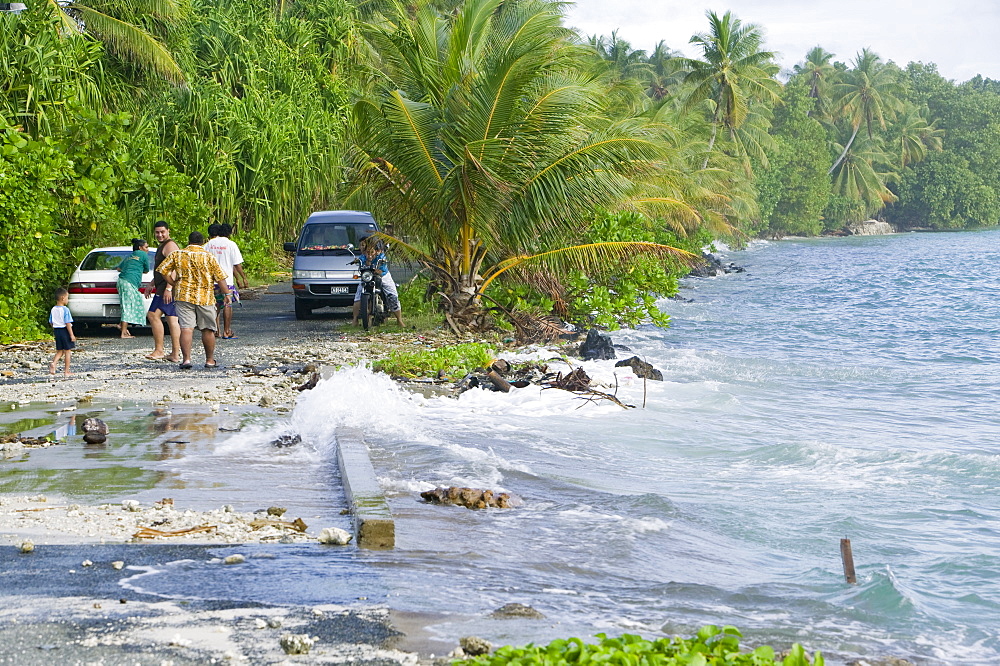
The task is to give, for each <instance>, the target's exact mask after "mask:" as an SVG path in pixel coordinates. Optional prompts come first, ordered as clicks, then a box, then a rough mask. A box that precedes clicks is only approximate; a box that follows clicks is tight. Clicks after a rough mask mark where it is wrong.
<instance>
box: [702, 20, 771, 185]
mask: <svg viewBox="0 0 1000 666" xmlns="http://www.w3.org/2000/svg"><path fill="white" fill-rule="evenodd" d="M706 15H707V16H708V22H709V26H710V30H709V32H708V33H699V34H697V35H694V36H693V37H691V43H692V44H697V45H699V46H700V47H701V50H702V59H701V60H698V59H687V60H686V63H687V65H688V66H689V67H690V68H691V72H690V73H689V74H688V75H687V76H686V77H685V79H684V81H685V83H688V84H691V86H692V89H691V92H690V93H689V95H688V97H687V100H686V101H685V104H684V108H685V109H686V110H690V109H692V108H694V107H695V106H697V105H699V104H701V103H702V102H704V101H705V100H711V102H712V134H711V138H710V139H709V141H708V151H707V154H706V155H705V160H704V163H703V164H702V168H703V169H704V168H706V167H707V166H708V158H709V154H710V153H711V152H712V147H713V146H714V145H715V140H716V136H717V133H718V128H719V125H720V124H721V125H723V126H725V127H726V129H728V130H729V132H730V135H733V134H734V133H735V131H736V130H737V129H739V128H740V127H741V126H742V125H743V123H744V121H746V119H747V116H748V115H749V113H750V104H751V102H752V101H754V100H757V101H763V102H767V103H775V102H777V101H778V99H779V93H780V91H781V85H780V84H779V83H778V82H777V81H776V80H774V78H773V77H774V75H775V74H776V73H777V72H778V67H777V65H775V64H774V62H773V60H774V56H775V54H774V53H773V52H772V51H764V50H762V49H761V47H762V45H763V42H764V37H763V34H762V33H761V30H760V28H759V27H757V26H756V25H754V24H752V23H748V24H745V25H744V24H743V22H742V21H740V20H739V19H738V18H736V17H735V16H733V15H732V12H726V13H725V14H723V16H722V17H721V18H720V17H719V16H718V14H716V13H715V12H712V11H709V12H707V13H706Z"/></svg>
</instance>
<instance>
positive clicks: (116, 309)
mask: <svg viewBox="0 0 1000 666" xmlns="http://www.w3.org/2000/svg"><path fill="white" fill-rule="evenodd" d="M104 316H105V317H121V316H122V306H120V305H105V306H104Z"/></svg>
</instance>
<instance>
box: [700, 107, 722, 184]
mask: <svg viewBox="0 0 1000 666" xmlns="http://www.w3.org/2000/svg"><path fill="white" fill-rule="evenodd" d="M719 98H720V99H719V100H718V101H717V102H716V104H715V113H714V114H712V136H711V137H709V139H708V151H706V153H705V161H704V162H702V163H701V168H702V169H707V168H708V158H709V156H710V155H711V154H712V147H713V146H714V145H715V137H716V136H717V135H718V134H719V109H720V108H722V99H721V98H722V95H721V93H720V95H719Z"/></svg>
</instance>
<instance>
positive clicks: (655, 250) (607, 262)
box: [479, 241, 699, 293]
mask: <svg viewBox="0 0 1000 666" xmlns="http://www.w3.org/2000/svg"><path fill="white" fill-rule="evenodd" d="M638 255H641V256H649V257H656V258H659V259H663V260H669V261H674V262H677V263H680V264H684V265H688V266H691V265H694V264H695V263H696V262H697V261H698V260H699V257H698V256H697V255H694V254H691V253H690V252H687V251H685V250H681V249H678V248H676V247H671V246H670V245H661V244H660V243H650V242H646V241H613V242H605V243H587V244H585V245H574V246H572V247H564V248H559V249H556V250H549V251H547V252H539V253H537V254H532V255H519V256H514V257H509V258H507V259H504V260H503V261H500V262H497V264H496V265H495V266H493V267H492V268H491V269H490V270H489V271H486V273H485V274H484V275H483V283H482V285H481V286H480V288H479V291H480V293H483V292H485V291H486V288H487V287H488V286H489V285H490V283H492V282H493V280H495V279H496V278H497V277H499V276H500V275H502V274H503V273H505V272H507V271H508V270H511V269H514V268H517V267H519V266H524V265H528V264H538V265H545V266H547V267H549V268H551V269H552V270H554V271H556V272H558V273H564V272H566V271H569V270H573V269H582V270H584V271H591V272H599V271H608V270H612V269H613V267H615V266H621V265H622V264H624V263H627V262H628V261H629V260H631V259H633V258H634V257H636V256H638Z"/></svg>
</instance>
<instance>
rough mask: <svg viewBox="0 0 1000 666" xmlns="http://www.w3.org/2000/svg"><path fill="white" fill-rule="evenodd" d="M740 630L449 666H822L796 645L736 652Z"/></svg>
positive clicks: (564, 646)
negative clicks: (782, 651)
mask: <svg viewBox="0 0 1000 666" xmlns="http://www.w3.org/2000/svg"><path fill="white" fill-rule="evenodd" d="M740 636H741V634H740V630H739V629H737V628H736V627H730V626H725V627H717V626H715V625H707V626H705V627H702V628H701V630H699V631H698V634H697V635H696V636H694V637H693V638H679V637H675V638H660V639H657V640H655V641H649V640H646V639H644V638H642V637H641V636H635V635H632V634H624V635H622V636H620V637H618V638H608V637H607V635H605V634H597V638H599V639H600V642H599V643H597V644H596V645H593V644H589V643H584V642H583V641H581V640H580V639H579V638H568V639H558V640H555V641H552V642H551V643H549V644H548V645H542V646H536V645H533V644H529V645H526V646H524V647H510V646H507V647H502V648H500V649H499V650H497V651H496V652H494V653H493V654H490V655H484V656H482V657H476V658H474V659H467V660H464V661H455V662H452V663H453V664H469V665H475V666H501V665H504V664H517V665H521V664H523V665H526V666H527V665H530V664H545V665H549V664H587V663H593V664H615V665H620V666H632V665H635V666H641V665H646V664H649V665H650V666H653V665H656V666H661V665H662V666H673V665H675V664H676V665H678V666H680V665H684V666H702V665H707V664H733V665H747V666H767V665H770V664H779V665H781V666H808V665H809V664H814V665H815V666H823V655H821V654H820V653H819V652H817V653H816V655H815V657H814V658H813V660H812V661H810V659H809V655H807V654H806V652H805V650H804V649H803V648H802V646H801V645H799V644H797V643H796V644H795V645H794V646H792V649H791V650H790V651H789V653H788V655H787V656H786V657H785V658H784V660H780V659H778V658H776V657H775V654H774V649H773V648H771V647H769V646H766V645H763V646H761V647H758V648H757V649H756V650H753V651H752V652H741V651H740Z"/></svg>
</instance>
